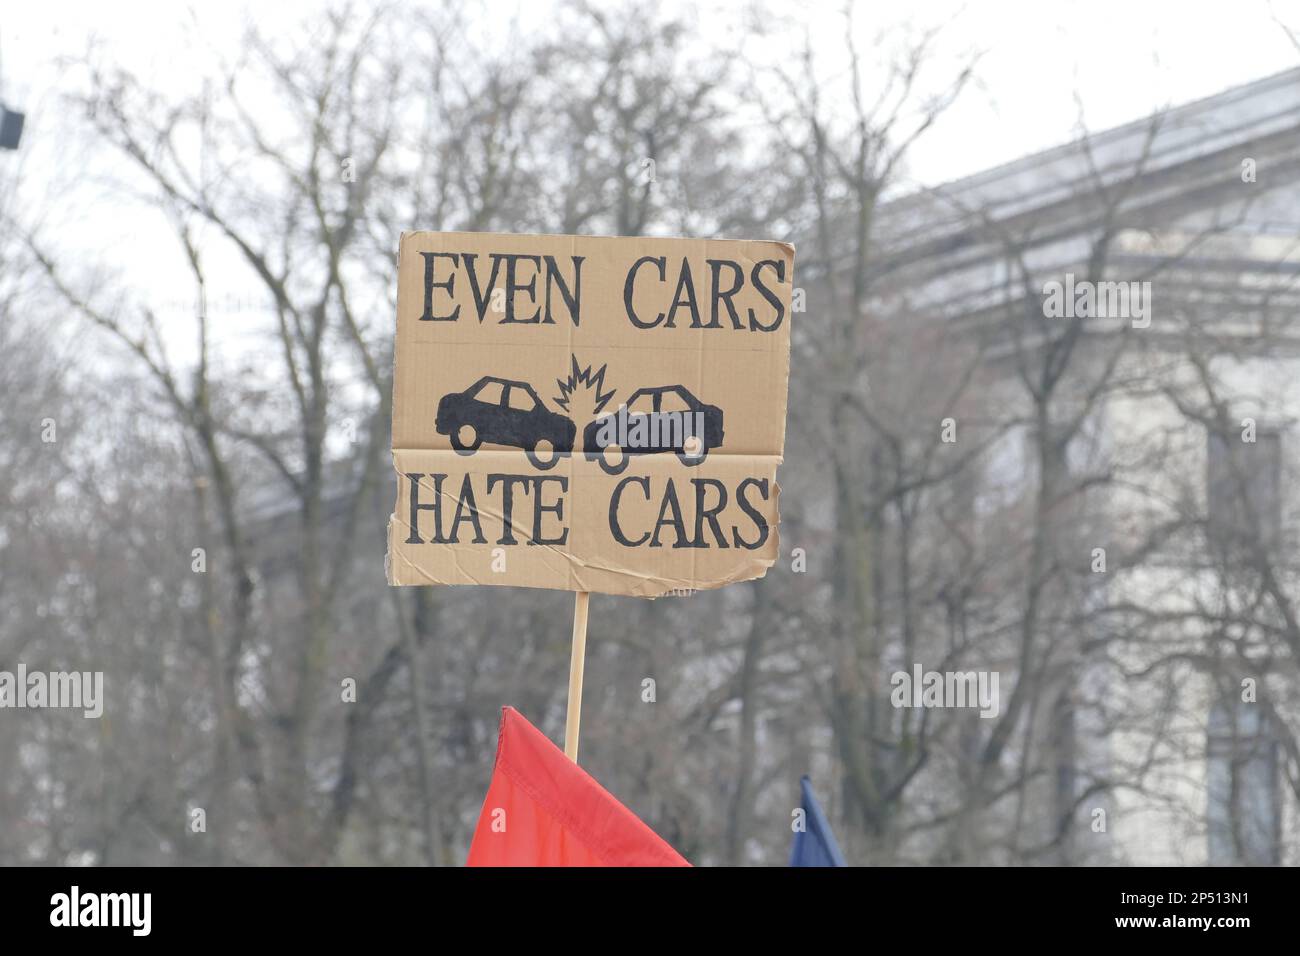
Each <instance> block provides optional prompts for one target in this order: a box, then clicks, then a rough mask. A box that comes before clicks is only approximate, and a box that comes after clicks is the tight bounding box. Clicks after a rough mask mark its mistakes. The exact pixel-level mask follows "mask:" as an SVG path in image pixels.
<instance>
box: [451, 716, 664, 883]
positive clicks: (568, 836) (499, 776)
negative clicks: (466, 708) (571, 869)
mask: <svg viewBox="0 0 1300 956" xmlns="http://www.w3.org/2000/svg"><path fill="white" fill-rule="evenodd" d="M466 864H467V865H468V866H690V864H689V863H687V862H686V861H685V860H684V859H682V857H681V856H680V855H679V854H678V853H677V851H676V850H674V849H673V848H672V847H670V846H669V845H668V844H667V843H665V842H664V841H663V840H661V839H660V838H659V837H658V835H656V834H655V832H654V831H653V830H651V829H650V828H649V827H648V826H646V825H645V824H644V823H642V822H641V821H640V820H639V819H638V818H637V816H636V815H635V814H634V813H633V812H632V811H631V810H629V809H628V808H627V807H625V806H623V804H621V803H619V802H618V801H617V800H615V799H614V798H613V797H612V796H611V795H610V793H609V791H608V790H606V789H605V788H604V787H602V786H601V785H600V784H598V783H597V782H596V781H595V779H593V778H592V777H591V775H590V774H588V773H587V772H586V771H585V770H583V769H582V768H581V767H579V766H578V765H577V764H576V763H574V762H573V761H572V760H570V759H569V758H568V757H566V756H564V751H562V750H560V749H559V748H558V747H556V746H555V744H553V743H551V741H550V740H549V739H547V737H546V735H545V734H543V733H542V732H541V731H540V730H538V729H537V728H536V727H534V726H533V725H532V724H530V723H529V722H528V721H526V720H525V719H524V718H523V716H522V715H521V714H520V713H519V711H517V710H515V709H514V708H513V707H503V708H502V709H501V731H500V736H499V737H498V738H497V762H496V766H495V767H494V768H493V771H492V783H491V785H490V786H489V787H488V792H487V799H486V800H484V801H483V812H482V813H481V814H479V818H478V828H477V829H476V830H475V831H474V842H473V843H471V844H470V847H469V859H468V860H467V861H466Z"/></svg>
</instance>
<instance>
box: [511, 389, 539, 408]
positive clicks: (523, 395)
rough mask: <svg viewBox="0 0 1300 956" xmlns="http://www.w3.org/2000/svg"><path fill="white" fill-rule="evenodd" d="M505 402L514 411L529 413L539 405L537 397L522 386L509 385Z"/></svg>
mask: <svg viewBox="0 0 1300 956" xmlns="http://www.w3.org/2000/svg"><path fill="white" fill-rule="evenodd" d="M506 401H507V402H509V403H510V407H511V408H513V409H514V410H515V411H520V412H531V411H532V410H533V409H534V408H536V407H537V406H538V404H539V402H538V400H537V396H536V395H535V394H533V393H532V390H531V389H529V388H528V387H527V386H524V385H511V386H510V390H509V391H508V392H507V393H506Z"/></svg>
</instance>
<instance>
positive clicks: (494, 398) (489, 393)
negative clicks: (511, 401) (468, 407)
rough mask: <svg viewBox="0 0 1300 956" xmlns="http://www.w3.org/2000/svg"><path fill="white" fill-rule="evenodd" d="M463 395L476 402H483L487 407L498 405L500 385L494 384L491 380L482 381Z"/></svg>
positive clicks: (499, 401)
mask: <svg viewBox="0 0 1300 956" xmlns="http://www.w3.org/2000/svg"><path fill="white" fill-rule="evenodd" d="M465 394H466V395H467V396H468V397H469V398H472V399H474V400H475V401H476V402H485V403H487V404H488V405H500V404H501V383H500V382H494V381H492V380H491V379H484V380H483V381H481V382H479V383H478V385H476V386H475V387H474V388H471V389H470V390H469V391H468V392H466V393H465Z"/></svg>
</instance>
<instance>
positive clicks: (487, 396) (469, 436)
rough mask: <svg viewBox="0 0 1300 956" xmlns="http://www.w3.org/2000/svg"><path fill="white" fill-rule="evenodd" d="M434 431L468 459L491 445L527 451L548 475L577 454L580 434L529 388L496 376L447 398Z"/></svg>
mask: <svg viewBox="0 0 1300 956" xmlns="http://www.w3.org/2000/svg"><path fill="white" fill-rule="evenodd" d="M434 428H436V429H437V431H438V434H440V435H446V436H447V437H448V438H450V439H451V447H452V448H454V449H456V451H457V452H459V453H460V454H462V455H472V454H474V452H475V451H477V450H478V447H479V445H481V444H483V442H485V441H486V442H489V443H490V444H494V445H510V446H511V447H513V448H522V449H523V450H524V451H525V452H527V453H528V460H529V461H531V462H532V463H533V465H534V466H535V467H537V468H541V469H543V470H544V469H547V468H551V467H553V466H554V465H555V463H556V462H557V461H559V460H560V456H561V455H565V454H568V453H569V452H571V451H573V440H574V438H575V436H576V434H577V431H578V426H576V425H574V424H573V422H572V421H570V420H569V419H567V418H565V417H564V416H563V415H560V414H558V413H556V412H553V411H551V410H550V409H548V408H547V407H546V406H545V405H543V404H542V400H541V399H540V398H538V397H537V392H535V391H534V390H533V387H532V386H531V385H529V384H528V383H527V382H515V381H511V380H510V379H507V378H495V377H493V376H491V375H485V376H484V377H483V378H481V379H479V380H478V381H477V382H475V383H474V384H473V385H471V386H470V387H469V388H467V389H465V391H463V392H452V393H450V394H448V395H444V396H443V397H442V399H441V400H440V401H439V402H438V415H437V417H436V418H435V419H434ZM546 446H549V451H548V450H547V449H546Z"/></svg>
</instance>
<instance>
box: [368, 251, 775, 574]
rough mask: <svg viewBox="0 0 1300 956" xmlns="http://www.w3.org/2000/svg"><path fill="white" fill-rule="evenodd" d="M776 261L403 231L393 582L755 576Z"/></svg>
mask: <svg viewBox="0 0 1300 956" xmlns="http://www.w3.org/2000/svg"><path fill="white" fill-rule="evenodd" d="M793 272H794V250H793V248H792V247H791V246H789V245H786V244H784V243H778V242H749V241H744V242H742V241H723V240H702V239H650V238H597V237H583V236H522V235H501V234H491V233H431V232H417V233H407V234H404V235H403V236H402V239H401V247H400V252H399V265H398V296H397V348H396V359H395V361H396V368H395V370H394V384H393V463H394V467H395V468H396V470H397V474H398V494H397V504H396V506H395V508H394V512H393V516H392V518H391V519H390V520H389V526H388V579H389V582H390V583H392V584H508V585H516V586H524V587H543V588H560V589H568V590H573V591H594V592H601V593H606V594H626V595H639V596H643V597H654V596H658V595H662V594H664V593H666V592H669V591H673V590H686V589H690V590H694V589H702V588H712V587H719V586H721V585H723V584H728V583H731V582H735V581H744V580H748V579H750V578H756V577H761V576H762V575H763V573H764V572H765V571H766V570H767V568H768V567H770V566H771V565H772V563H773V562H774V561H775V559H776V555H777V532H776V527H777V521H778V489H777V486H776V468H777V465H779V464H780V463H781V459H782V450H783V448H784V444H785V411H786V392H787V386H788V379H789V365H790V317H791V316H790V302H791V291H792V288H793Z"/></svg>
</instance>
